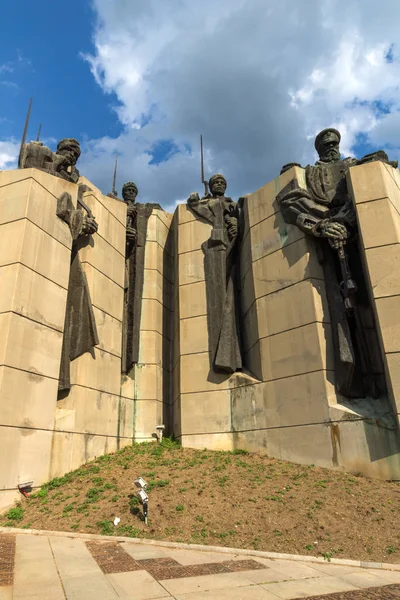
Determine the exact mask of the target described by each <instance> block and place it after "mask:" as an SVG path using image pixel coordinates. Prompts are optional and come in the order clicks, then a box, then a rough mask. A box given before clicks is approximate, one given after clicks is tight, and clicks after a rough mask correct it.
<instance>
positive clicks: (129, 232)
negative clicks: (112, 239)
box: [126, 227, 136, 242]
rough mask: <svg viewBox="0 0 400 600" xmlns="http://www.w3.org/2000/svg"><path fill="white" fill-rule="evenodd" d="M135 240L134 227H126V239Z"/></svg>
mask: <svg viewBox="0 0 400 600" xmlns="http://www.w3.org/2000/svg"><path fill="white" fill-rule="evenodd" d="M135 240H136V229H134V228H133V227H127V228H126V241H127V242H134V241H135Z"/></svg>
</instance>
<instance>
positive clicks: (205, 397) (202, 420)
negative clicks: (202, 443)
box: [180, 390, 233, 434]
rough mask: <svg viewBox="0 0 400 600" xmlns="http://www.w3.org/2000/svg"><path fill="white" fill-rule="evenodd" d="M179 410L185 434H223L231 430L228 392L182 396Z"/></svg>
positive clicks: (230, 408)
mask: <svg viewBox="0 0 400 600" xmlns="http://www.w3.org/2000/svg"><path fill="white" fill-rule="evenodd" d="M180 409H181V426H182V431H183V432H184V433H185V434H193V433H196V434H204V433H223V432H230V431H231V429H232V417H233V415H232V413H233V411H232V407H231V394H230V390H221V391H213V392H207V393H200V394H183V395H182V398H181V407H180Z"/></svg>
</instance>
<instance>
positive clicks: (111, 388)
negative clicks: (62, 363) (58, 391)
mask: <svg viewBox="0 0 400 600" xmlns="http://www.w3.org/2000/svg"><path fill="white" fill-rule="evenodd" d="M71 384H72V385H74V384H78V385H80V386H83V387H88V388H92V389H94V390H97V391H99V392H108V393H110V394H116V395H118V394H119V392H120V385H121V359H120V358H119V357H117V356H114V355H113V354H109V353H108V352H104V351H103V350H100V349H99V348H97V347H96V348H94V349H93V351H92V352H85V354H82V356H79V357H78V358H76V359H75V360H73V361H72V362H71Z"/></svg>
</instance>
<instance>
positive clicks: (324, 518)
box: [0, 439, 400, 562]
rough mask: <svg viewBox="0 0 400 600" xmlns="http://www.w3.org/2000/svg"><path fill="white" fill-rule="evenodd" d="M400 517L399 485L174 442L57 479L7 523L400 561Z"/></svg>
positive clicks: (138, 448)
mask: <svg viewBox="0 0 400 600" xmlns="http://www.w3.org/2000/svg"><path fill="white" fill-rule="evenodd" d="M138 476H142V477H144V478H145V480H146V481H147V482H148V488H147V491H148V495H149V499H150V503H149V525H148V526H146V525H145V523H144V522H143V520H142V509H141V506H140V505H139V504H138V501H137V494H136V488H135V486H134V485H133V481H134V479H135V478H136V477H138ZM399 515H400V483H398V482H385V481H377V480H371V479H366V478H364V477H361V476H357V475H350V474H347V473H342V472H339V471H330V470H328V469H322V468H319V467H314V466H308V467H307V466H301V465H296V464H292V463H288V462H284V461H281V460H274V459H270V458H266V457H264V456H260V455H257V454H247V453H245V452H243V451H236V452H212V451H209V450H203V451H201V450H191V449H182V448H181V447H180V446H179V445H177V444H176V443H175V442H173V441H171V440H168V439H166V440H164V441H163V443H162V444H161V445H157V444H155V443H152V444H140V445H139V444H135V445H133V446H130V447H127V448H124V449H123V450H121V451H120V452H117V453H116V454H109V455H106V456H102V457H100V458H99V459H97V460H96V461H94V462H91V463H88V464H87V465H84V466H83V467H81V468H80V469H78V470H77V471H74V472H72V473H69V474H67V475H65V476H64V477H61V478H57V479H53V480H52V481H50V482H49V483H48V484H47V485H45V486H44V487H43V488H42V489H41V490H40V491H38V492H37V493H35V494H33V495H31V498H29V499H25V498H22V499H21V502H20V504H19V505H18V506H16V507H15V508H13V509H11V510H10V511H8V513H6V514H4V515H2V516H1V517H0V524H1V525H3V526H4V525H5V526H12V527H24V528H32V529H45V530H59V531H75V532H84V533H99V534H103V535H104V534H106V535H111V536H112V535H121V536H130V537H142V538H151V539H157V540H170V541H176V542H187V543H196V544H211V545H220V546H230V547H236V548H251V549H255V550H264V551H271V552H285V553H293V554H308V555H315V556H324V557H325V558H326V559H327V560H329V559H330V558H332V557H335V558H350V559H355V560H368V561H376V562H400V527H399ZM115 517H119V518H120V519H121V521H120V523H119V525H118V526H117V527H115V526H114V524H113V521H114V519H115Z"/></svg>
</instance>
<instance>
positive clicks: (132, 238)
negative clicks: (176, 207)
mask: <svg viewBox="0 0 400 600" xmlns="http://www.w3.org/2000/svg"><path fill="white" fill-rule="evenodd" d="M137 195H138V188H137V185H136V184H135V183H133V182H132V181H128V182H127V183H125V184H124V185H123V187H122V198H123V200H124V202H126V204H127V205H128V207H127V216H126V250H125V285H124V316H123V324H122V372H123V373H129V371H130V370H131V369H132V367H133V365H134V364H135V363H137V362H139V338H140V317H141V314H142V294H143V280H144V252H145V244H146V236H147V222H148V220H149V217H150V215H151V213H152V211H153V208H156V209H159V210H163V209H162V208H161V206H160V205H159V204H151V203H147V204H139V203H137V202H136V197H137Z"/></svg>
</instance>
